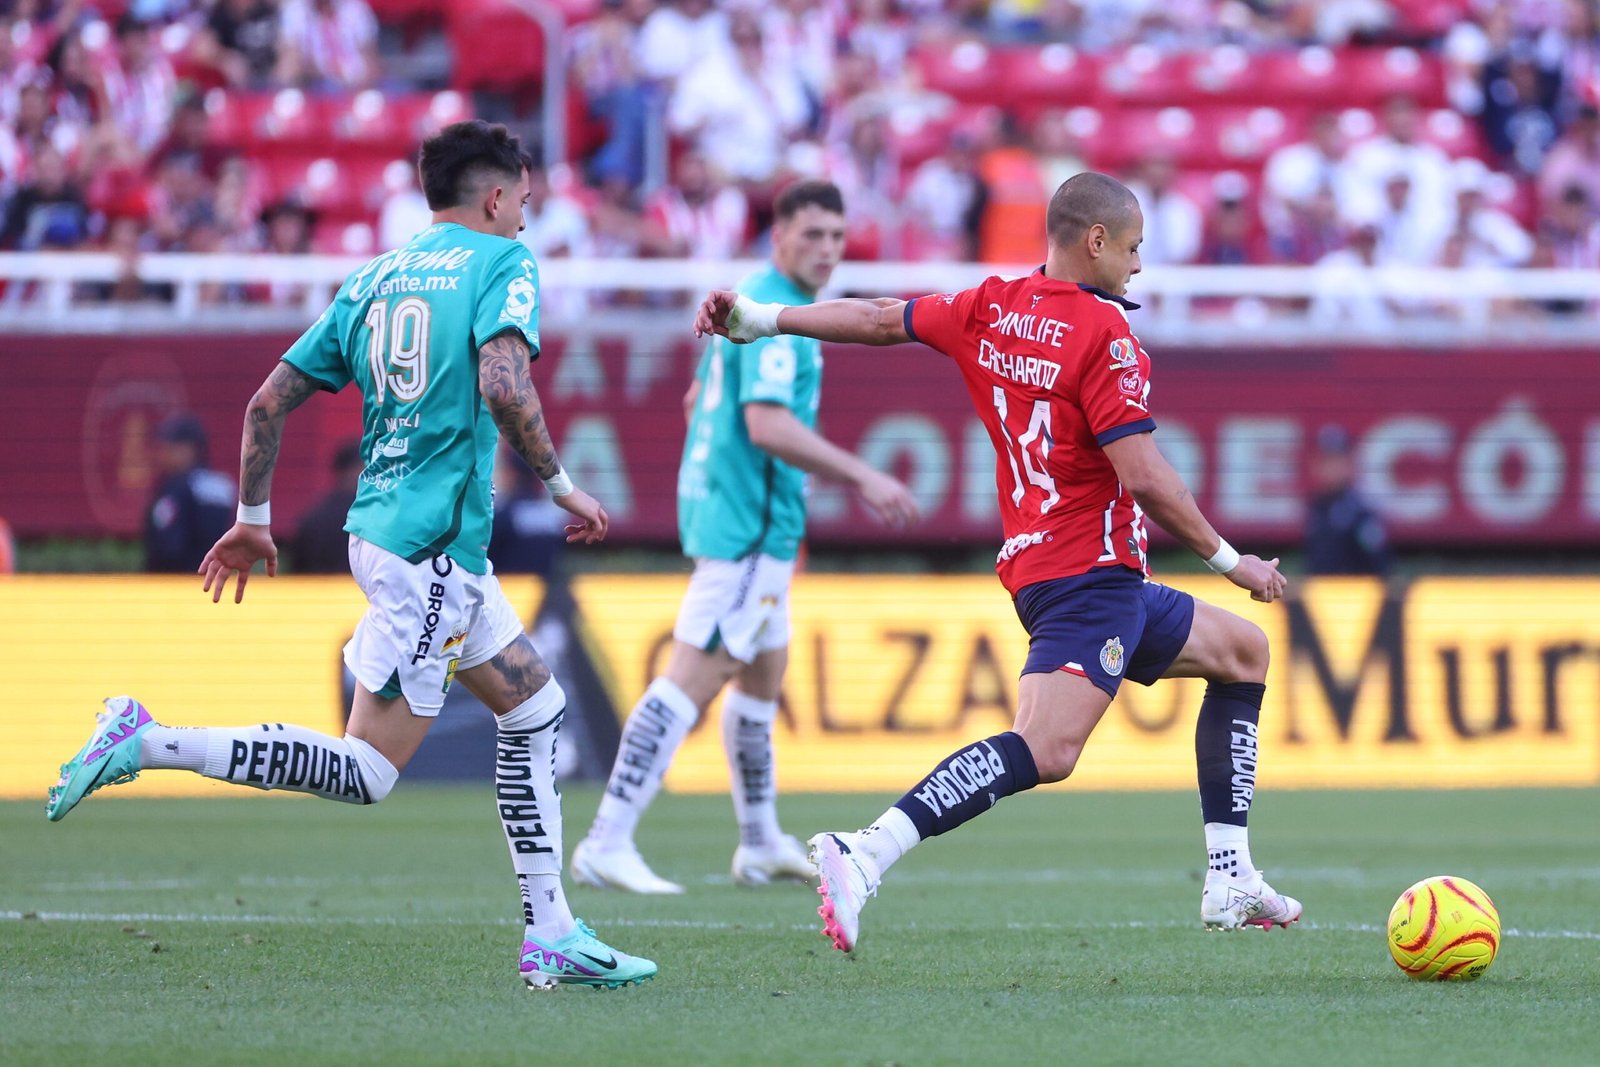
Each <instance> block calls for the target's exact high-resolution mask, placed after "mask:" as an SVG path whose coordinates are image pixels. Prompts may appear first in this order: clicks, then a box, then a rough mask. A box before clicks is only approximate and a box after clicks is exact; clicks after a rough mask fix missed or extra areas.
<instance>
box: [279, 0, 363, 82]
mask: <svg viewBox="0 0 1600 1067" xmlns="http://www.w3.org/2000/svg"><path fill="white" fill-rule="evenodd" d="M377 46H378V20H377V19H376V18H375V17H374V16H373V14H372V9H371V8H370V7H368V6H367V4H366V0H285V2H284V5H283V15H282V23H281V29H280V30H279V48H280V50H282V52H283V53H284V54H283V64H284V69H285V72H286V76H287V77H288V78H289V80H290V81H292V82H294V83H295V84H298V85H302V86H305V87H308V88H331V89H354V88H361V87H363V86H367V85H370V84H372V82H373V81H375V80H376V79H377V76H378V51H377Z"/></svg>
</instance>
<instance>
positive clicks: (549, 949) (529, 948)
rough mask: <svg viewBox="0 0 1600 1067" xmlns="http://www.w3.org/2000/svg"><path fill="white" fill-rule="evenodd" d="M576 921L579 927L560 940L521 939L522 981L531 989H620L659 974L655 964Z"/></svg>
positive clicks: (581, 921)
mask: <svg viewBox="0 0 1600 1067" xmlns="http://www.w3.org/2000/svg"><path fill="white" fill-rule="evenodd" d="M577 923H578V928H577V929H575V930H573V931H572V933H570V934H568V935H567V936H566V937H563V938H562V939H561V940H559V941H553V942H551V943H550V944H545V943H543V942H541V941H535V940H533V939H532V938H528V939H526V940H524V941H523V942H522V980H523V981H524V982H526V983H528V988H529V989H555V988H556V987H558V986H563V985H585V986H589V987H590V988H592V989H620V988H621V987H623V986H625V985H630V984H638V983H641V982H648V981H649V980H650V979H652V978H654V977H655V976H656V965H655V964H654V963H652V962H650V961H649V960H647V959H642V958H640V957H638V956H630V955H628V954H627V953H625V952H618V951H617V950H616V949H614V948H612V947H611V946H610V945H608V944H606V943H605V942H604V941H601V940H600V939H599V938H598V937H596V936H595V935H594V931H593V930H591V929H589V927H588V926H587V925H585V924H584V921H583V920H582V919H578V920H577Z"/></svg>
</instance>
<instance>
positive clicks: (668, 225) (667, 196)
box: [644, 151, 750, 259]
mask: <svg viewBox="0 0 1600 1067" xmlns="http://www.w3.org/2000/svg"><path fill="white" fill-rule="evenodd" d="M644 213H645V218H646V220H647V221H648V222H649V223H651V224H652V225H654V226H655V227H657V228H658V230H659V231H660V235H661V240H662V241H663V243H664V244H665V246H666V249H665V250H666V253H667V254H668V255H671V256H681V257H686V258H688V259H735V258H737V257H738V255H739V253H740V252H741V251H742V250H743V249H744V238H745V229H746V227H747V226H748V225H749V219H750V210H749V205H748V204H747V203H746V201H745V197H744V193H742V192H740V191H739V189H738V188H737V187H736V186H732V185H727V184H723V183H719V182H717V181H716V180H715V179H714V178H713V177H712V174H711V169H710V168H709V167H707V166H706V161H705V159H704V157H702V156H701V155H700V153H698V152H693V151H690V152H684V153H683V154H681V155H680V156H679V157H678V163H677V166H676V167H675V168H674V174H673V181H672V182H671V183H670V184H668V185H664V186H662V187H661V188H660V189H658V190H656V192H655V193H654V194H652V195H651V197H650V199H649V200H648V201H647V202H646V203H645V207H644Z"/></svg>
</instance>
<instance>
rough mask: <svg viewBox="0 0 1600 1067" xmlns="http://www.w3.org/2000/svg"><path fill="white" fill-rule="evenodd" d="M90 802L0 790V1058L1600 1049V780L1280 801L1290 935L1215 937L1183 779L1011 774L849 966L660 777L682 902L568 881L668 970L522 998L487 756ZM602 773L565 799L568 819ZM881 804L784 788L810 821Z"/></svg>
mask: <svg viewBox="0 0 1600 1067" xmlns="http://www.w3.org/2000/svg"><path fill="white" fill-rule="evenodd" d="M138 789H139V786H138V785H134V786H130V787H126V793H127V794H129V795H130V796H129V798H127V799H124V798H118V799H115V800H108V799H102V798H101V797H99V796H96V797H92V798H90V799H89V800H88V801H86V802H85V803H84V805H83V806H82V807H81V808H79V809H78V810H77V811H75V812H74V813H73V814H72V815H71V817H70V818H68V819H67V820H66V821H65V822H63V823H61V824H59V825H50V824H47V823H46V821H45V819H44V811H43V808H44V801H43V797H42V796H41V797H40V798H39V801H38V802H37V803H7V804H3V805H0V857H3V862H0V1063H4V1064H7V1065H22V1064H49V1065H56V1064H68V1063H81V1064H94V1065H96V1067H104V1065H109V1064H124V1063H126V1064H167V1063H171V1064H181V1065H183V1067H197V1065H200V1064H211V1063H217V1064H273V1065H282V1064H295V1065H297V1067H299V1065H311V1064H339V1065H349V1064H374V1065H385V1067H388V1065H406V1064H456V1063H460V1064H474V1065H479V1064H500V1063H513V1062H516V1063H553V1064H559V1063H583V1064H620V1065H625V1064H641V1065H643V1064H678V1063H683V1064H705V1063H740V1064H743V1063H749V1064H787V1063H795V1064H799V1063H806V1064H835V1063H837V1064H888V1063H894V1064H905V1065H913V1064H936V1063H960V1064H1001V1063H1004V1064H1029V1063H1074V1064H1078V1063H1085V1064H1101V1063H1108V1064H1109V1063H1129V1064H1145V1063H1148V1064H1178V1063H1182V1064H1186V1065H1187V1064H1230V1065H1231V1064H1238V1063H1253V1064H1284V1063H1294V1064H1304V1065H1310V1064H1322V1063H1339V1064H1367V1063H1374V1064H1407V1065H1414V1064H1430V1065H1431V1064H1436V1063H1456V1062H1473V1063H1492V1064H1499V1065H1503V1064H1541V1065H1544V1064H1593V1063H1596V1062H1600V1052H1597V1051H1596V1050H1597V1049H1600V797H1597V795H1596V792H1595V791H1594V790H1570V791H1524V792H1499V791H1497V792H1460V793H1436V792H1390V793H1281V792H1280V793H1267V794H1264V795H1263V796H1262V797H1261V799H1260V801H1259V802H1258V804H1257V810H1256V813H1255V817H1254V819H1253V823H1254V826H1253V838H1254V840H1253V847H1254V850H1255V854H1256V859H1257V861H1258V862H1259V863H1261V864H1262V866H1263V867H1265V868H1266V870H1267V871H1268V874H1269V876H1270V877H1271V878H1272V880H1273V881H1274V883H1275V884H1276V885H1278V886H1279V888H1281V889H1283V890H1286V891H1288V892H1290V893H1292V894H1294V895H1297V896H1299V897H1301V899H1302V900H1304V902H1305V906H1306V920H1305V921H1304V922H1302V923H1301V924H1300V926H1299V927H1297V928H1294V929H1291V930H1287V931H1284V930H1273V931H1271V932H1260V931H1250V932H1245V933H1239V934H1208V933H1206V932H1204V931H1203V930H1201V929H1200V924H1199V918H1198V915H1199V896H1200V877H1201V870H1202V860H1203V850H1202V848H1201V844H1200V840H1199V838H1200V830H1199V826H1198V821H1199V819H1198V812H1197V804H1196V802H1195V800H1194V798H1193V796H1192V795H1187V794H1186V795H1179V794H1128V795H1091V794H1082V795H1079V794H1073V793H1070V792H1066V793H1062V792H1052V793H1048V794H1036V795H1032V796H1024V797H1018V798H1014V799H1011V800H1008V801H1006V802H1005V803H1004V804H1003V805H1002V806H1001V808H1000V809H999V810H998V811H996V812H993V813H991V814H989V815H986V816H985V817H984V818H983V819H981V820H979V821H978V822H977V823H975V824H973V825H971V826H968V827H965V828H963V829H962V830H961V831H959V832H958V833H956V834H953V835H951V836H949V837H947V838H943V839H939V840H935V841H933V842H930V843H927V844H925V845H923V846H922V847H921V848H919V849H918V850H917V851H916V852H914V853H913V854H912V855H911V856H909V857H907V859H906V860H905V861H903V862H902V863H901V864H900V865H899V866H897V867H896V868H895V870H894V871H893V872H892V873H891V876H890V880H889V881H888V883H887V884H886V885H885V887H884V889H883V891H882V892H881V893H880V895H879V897H878V898H877V899H876V900H874V901H872V902H871V904H870V905H869V906H868V908H867V910H866V912H865V913H864V921H863V936H862V945H861V947H860V949H859V952H858V956H857V958H855V959H849V958H846V957H845V956H843V955H841V954H840V953H837V952H835V951H833V950H832V949H831V948H829V947H828V945H827V943H826V942H825V941H824V940H823V939H822V938H821V937H820V936H818V934H817V920H816V915H815V910H816V904H817V897H816V896H815V894H814V893H813V892H811V891H810V890H807V889H804V888H802V887H798V886H782V887H771V888H768V889H765V890H748V889H741V888H739V887H736V886H733V885H732V884H730V882H729V879H728V877H727V864H728V860H729V857H730V855H731V853H732V848H733V844H734V841H733V836H734V835H733V831H732V827H731V821H732V820H731V816H730V814H729V807H728V801H727V798H726V797H675V796H666V797H663V798H662V800H661V801H660V802H659V803H658V805H657V807H656V809H655V810H654V811H652V812H651V814H650V816H649V818H648V819H647V820H646V823H645V826H644V829H643V832H642V833H641V839H640V841H641V846H642V848H643V850H644V852H645V855H646V857H647V858H648V859H650V860H651V862H652V863H653V864H654V865H655V867H656V869H657V870H658V871H659V872H661V873H662V874H664V875H666V876H668V877H672V878H675V879H678V880H680V881H683V882H686V883H688V884H689V886H690V891H689V892H688V893H687V894H686V895H684V896H682V897H676V898H640V897H627V896H621V895H617V894H611V893H600V892H594V891H591V890H586V889H581V888H574V889H572V890H571V892H570V899H571V900H572V903H573V906H574V910H576V912H577V913H578V914H579V915H581V916H583V917H584V918H585V919H587V920H588V921H590V922H591V923H592V924H593V925H594V926H595V927H596V928H597V929H598V931H599V932H600V935H601V936H602V937H603V938H605V939H607V940H610V941H611V942H612V943H614V944H616V945H618V946H619V947H621V948H624V949H625V950H627V951H630V952H637V953H640V954H643V955H647V956H650V957H651V958H653V959H655V960H656V961H657V962H659V963H660V965H661V974H660V976H659V977H658V978H657V979H656V980H655V981H654V982H651V983H649V984H647V985H645V986H642V987H638V988H631V989H627V990H624V991H619V992H614V993H605V992H591V991H589V990H582V989H568V990H561V991H558V992H554V993H538V994H534V993H529V992H526V991H524V990H523V988H522V986H521V982H520V981H519V980H518V979H517V977H516V975H515V964H516V958H515V957H516V950H517V948H518V945H519V933H520V931H519V929H518V918H517V917H518V904H517V900H516V891H515V886H514V883H513V881H512V879H511V876H510V874H509V864H508V862H507V859H506V856H505V845H504V843H503V841H502V839H501V837H500V833H499V830H498V827H497V825H496V822H495V819H494V816H493V814H492V809H491V802H490V798H489V789H488V786H487V784H485V785H484V786H482V787H476V788H442V787H425V786H407V785H405V784H402V786H401V787H400V788H399V789H398V790H397V791H396V793H395V795H394V796H392V797H391V798H390V799H389V800H387V801H386V802H385V803H383V804H382V805H379V806H378V807H376V808H372V809H365V810H357V809H351V808H347V807H343V806H341V805H336V804H327V803H322V802H319V801H315V800H310V799H301V798H295V799H290V798H284V797H271V798H263V799H256V798H240V799H237V800H234V799H231V798H230V799H228V800H224V801H207V802H196V801H181V800H141V799H138V798H137V791H138ZM597 797H598V794H597V793H596V792H595V791H594V790H593V789H583V790H580V789H571V790H569V791H568V795H567V804H566V807H567V842H568V846H569V847H570V846H571V845H572V844H574V843H575V842H576V838H577V836H578V835H579V834H581V832H582V830H583V828H585V827H586V826H587V825H588V820H589V817H590V816H591V815H592V813H593V811H594V807H595V804H596V802H597ZM885 801H886V798H882V797H865V796H791V797H786V798H784V801H783V804H782V809H781V810H782V812H783V815H784V821H785V823H786V825H787V827H788V828H790V829H791V830H793V831H795V832H797V833H801V834H802V835H806V834H809V833H811V832H814V831H815V830H818V829H822V828H841V827H842V828H853V827H855V826H857V825H859V824H861V823H862V822H863V821H864V820H867V819H870V818H871V817H872V816H874V815H876V814H877V812H879V811H880V810H881V809H882V807H883V804H884V803H885ZM1439 873H1452V874H1460V875H1464V876H1466V877H1469V878H1471V879H1473V880H1474V881H1476V882H1478V883H1479V884H1480V885H1482V886H1483V887H1484V888H1485V889H1486V890H1487V891H1488V892H1489V894H1490V895H1491V896H1492V897H1493V898H1494V900H1495V903H1496V904H1497V905H1498V906H1499V908H1500V913H1501V915H1502V917H1503V919H1504V921H1505V924H1506V927H1507V931H1508V932H1507V936H1506V937H1505V938H1504V940H1503V943H1502V946H1501V953H1500V958H1499V959H1498V960H1497V961H1496V962H1495V965H1494V967H1493V968H1492V969H1491V970H1490V971H1489V973H1488V974H1487V975H1486V976H1485V977H1484V979H1483V980H1481V981H1479V982H1476V983H1468V984H1447V985H1431V984H1428V985H1425V984H1420V983H1413V982H1410V981H1407V980H1406V979H1405V978H1404V977H1403V976H1402V975H1401V973H1400V972H1399V970H1398V969H1396V968H1395V966H1394V965H1393V963H1391V962H1390V960H1389V958H1388V953H1387V951H1386V949H1385V945H1384V937H1383V933H1382V924H1383V922H1384V919H1385V917H1386V915H1387V914H1388V910H1389V906H1390V905H1391V903H1392V902H1393V901H1394V898H1395V897H1396V896H1397V895H1398V894H1399V893H1400V891H1401V890H1403V889H1405V888H1406V886H1408V885H1410V884H1411V883H1412V882H1414V881H1416V880H1417V879H1419V878H1421V877H1423V876H1425V875H1431V874H1439Z"/></svg>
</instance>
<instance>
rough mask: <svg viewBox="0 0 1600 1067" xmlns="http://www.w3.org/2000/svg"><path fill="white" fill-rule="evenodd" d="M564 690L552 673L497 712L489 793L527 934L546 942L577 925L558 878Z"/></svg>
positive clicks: (565, 698)
mask: <svg viewBox="0 0 1600 1067" xmlns="http://www.w3.org/2000/svg"><path fill="white" fill-rule="evenodd" d="M566 707H567V695H566V693H564V692H563V691H562V689H561V685H560V683H559V682H557V681H556V680H555V679H554V678H552V679H550V681H548V682H546V683H545V686H544V688H543V689H541V690H539V691H538V692H537V693H535V694H533V696H531V697H529V698H528V699H527V700H524V701H523V702H522V703H521V704H518V705H517V706H516V707H514V708H512V709H511V710H510V711H508V712H506V713H505V714H504V715H502V716H500V717H499V718H498V719H496V720H495V728H496V730H497V731H498V734H497V735H496V737H495V748H494V755H495V759H494V799H495V805H496V807H497V809H498V810H499V812H500V828H501V829H502V830H504V831H505V835H506V845H507V846H508V847H509V848H510V849H511V867H512V869H513V870H515V871H516V872H517V885H518V886H519V887H520V889H521V890H522V920H523V925H524V927H525V928H526V936H527V937H530V938H538V939H539V940H540V941H543V942H544V943H546V944H548V943H550V942H551V941H555V940H558V939H559V938H562V937H565V936H566V935H567V934H569V933H570V932H571V931H572V929H573V927H574V926H575V925H576V923H575V922H574V920H573V918H572V911H571V910H570V909H569V908H568V907H567V895H566V892H565V890H564V889H563V888H562V885H561V794H560V793H559V792H557V790H556V767H555V761H556V734H557V733H558V732H559V731H560V729H561V715H562V712H564V711H565V710H566Z"/></svg>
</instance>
